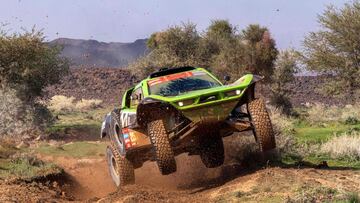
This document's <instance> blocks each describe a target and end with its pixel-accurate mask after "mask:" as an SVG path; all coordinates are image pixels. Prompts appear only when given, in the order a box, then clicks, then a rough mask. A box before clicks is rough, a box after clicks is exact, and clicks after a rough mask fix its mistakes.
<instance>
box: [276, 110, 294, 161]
mask: <svg viewBox="0 0 360 203" xmlns="http://www.w3.org/2000/svg"><path fill="white" fill-rule="evenodd" d="M270 118H271V122H272V124H273V128H274V131H275V135H276V146H277V148H278V150H279V152H280V154H281V156H287V155H292V154H297V153H298V152H297V151H296V150H297V149H296V148H297V146H296V141H295V139H294V136H293V135H294V133H295V129H294V122H295V121H294V119H292V118H291V117H289V116H286V115H284V114H283V113H282V111H281V110H279V109H278V108H273V107H270Z"/></svg>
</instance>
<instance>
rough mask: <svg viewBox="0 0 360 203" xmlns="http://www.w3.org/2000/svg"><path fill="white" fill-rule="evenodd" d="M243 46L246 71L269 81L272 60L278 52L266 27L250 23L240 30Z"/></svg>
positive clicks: (272, 65)
mask: <svg viewBox="0 0 360 203" xmlns="http://www.w3.org/2000/svg"><path fill="white" fill-rule="evenodd" d="M241 40H242V42H243V43H244V44H245V48H244V68H245V69H246V71H247V72H251V73H254V74H259V75H262V76H264V77H265V80H266V81H270V79H271V75H272V74H273V70H274V62H275V59H276V56H277V54H278V50H277V48H276V43H275V40H274V39H273V38H272V37H271V35H270V32H269V30H268V29H267V28H266V27H261V26H260V25H257V24H251V25H249V26H248V27H246V28H245V29H244V30H242V35H241Z"/></svg>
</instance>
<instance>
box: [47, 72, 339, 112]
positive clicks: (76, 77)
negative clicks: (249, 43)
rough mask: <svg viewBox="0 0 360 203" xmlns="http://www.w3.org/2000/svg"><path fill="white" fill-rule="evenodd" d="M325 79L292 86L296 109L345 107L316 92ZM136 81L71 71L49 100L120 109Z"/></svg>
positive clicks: (302, 79) (125, 76)
mask: <svg viewBox="0 0 360 203" xmlns="http://www.w3.org/2000/svg"><path fill="white" fill-rule="evenodd" d="M324 79H325V78H322V77H317V76H299V77H296V79H295V80H294V81H293V82H292V83H291V84H289V86H288V88H289V89H291V90H293V93H292V95H291V100H292V102H293V104H294V105H295V106H299V105H302V104H305V103H307V102H310V103H313V102H321V103H326V104H342V103H344V102H346V101H344V100H343V99H335V98H331V97H326V96H323V95H321V94H320V93H318V91H317V89H318V88H319V87H320V86H321V85H323V84H324ZM136 80H137V79H136V78H135V77H134V76H132V75H131V74H130V72H129V71H128V70H126V69H116V68H91V69H90V68H72V69H71V73H70V75H69V76H67V77H66V78H65V79H64V80H63V82H62V83H61V84H58V85H55V86H51V87H49V88H48V91H47V92H48V96H49V97H51V96H53V95H65V96H74V97H75V98H77V99H82V98H85V99H101V100H103V101H104V103H105V104H107V105H118V104H119V102H120V98H121V95H122V93H123V92H124V90H126V89H127V88H128V87H130V86H131V85H132V84H134V83H135V81H136ZM258 89H259V91H260V93H261V94H262V95H263V96H265V97H268V96H269V92H270V91H269V87H268V86H266V85H261V86H260V87H259V88H258Z"/></svg>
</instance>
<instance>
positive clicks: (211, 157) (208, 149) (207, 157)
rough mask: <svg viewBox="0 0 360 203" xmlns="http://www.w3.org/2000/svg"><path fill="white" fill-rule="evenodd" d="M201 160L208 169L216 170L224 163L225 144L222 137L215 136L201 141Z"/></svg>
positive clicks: (205, 137)
mask: <svg viewBox="0 0 360 203" xmlns="http://www.w3.org/2000/svg"><path fill="white" fill-rule="evenodd" d="M200 158H201V161H202V162H203V164H204V165H205V166H206V167H207V168H215V167H218V166H221V165H222V164H223V163H224V143H223V140H222V138H221V136H219V135H218V134H215V135H210V136H204V137H203V138H202V139H201V141H200Z"/></svg>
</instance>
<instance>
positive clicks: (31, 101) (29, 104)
mask: <svg viewBox="0 0 360 203" xmlns="http://www.w3.org/2000/svg"><path fill="white" fill-rule="evenodd" d="M59 51H60V50H59V49H58V48H56V47H49V46H48V45H47V44H46V43H45V42H44V37H43V34H42V33H41V32H36V31H34V30H33V31H32V32H26V33H24V34H7V33H5V32H0V97H1V98H3V100H2V104H1V106H0V114H1V115H2V116H1V117H0V123H3V125H6V126H5V127H2V128H3V130H5V131H1V132H0V133H6V132H9V133H11V132H14V130H13V129H12V128H13V127H16V128H19V126H20V127H25V126H29V125H31V124H32V125H31V126H33V127H36V128H37V127H41V126H43V124H45V123H46V122H48V121H50V120H51V119H50V114H49V112H48V111H47V109H46V108H45V107H44V106H43V105H41V104H39V103H38V102H37V101H38V98H39V97H40V96H42V93H43V89H44V88H45V87H46V86H48V85H51V84H54V83H57V82H59V81H60V79H61V78H62V76H64V75H65V74H66V73H67V72H68V68H69V66H68V63H67V61H66V60H65V59H63V58H61V57H60V56H59ZM15 101H16V105H15V106H14V105H13V104H12V102H14V104H15ZM15 123H16V125H15ZM19 123H20V124H19ZM30 123H31V124H30ZM10 124H11V125H10ZM19 129H20V128H19Z"/></svg>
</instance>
